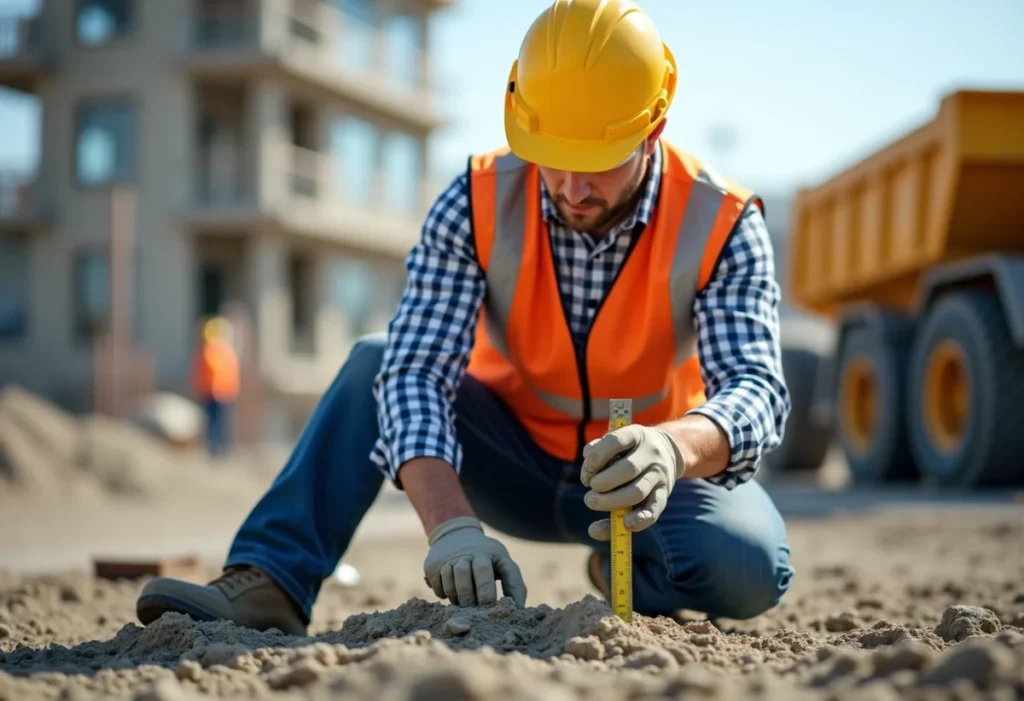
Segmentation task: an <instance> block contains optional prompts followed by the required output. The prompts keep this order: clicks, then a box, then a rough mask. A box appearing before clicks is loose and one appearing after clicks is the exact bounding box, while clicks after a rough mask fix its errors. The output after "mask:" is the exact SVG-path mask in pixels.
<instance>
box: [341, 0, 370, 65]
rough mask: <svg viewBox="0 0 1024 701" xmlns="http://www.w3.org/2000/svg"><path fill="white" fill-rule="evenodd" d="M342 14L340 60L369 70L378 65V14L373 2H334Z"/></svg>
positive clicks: (354, 0)
mask: <svg viewBox="0 0 1024 701" xmlns="http://www.w3.org/2000/svg"><path fill="white" fill-rule="evenodd" d="M332 2H333V4H334V6H335V7H336V8H338V9H339V10H340V11H341V13H342V30H341V37H340V38H339V40H338V60H339V61H341V62H342V63H343V64H345V65H346V66H351V67H353V68H359V69H363V70H368V69H371V68H373V67H374V65H375V64H376V63H377V61H376V58H377V32H376V29H377V26H376V25H377V13H376V11H375V8H374V3H373V2H372V0H332Z"/></svg>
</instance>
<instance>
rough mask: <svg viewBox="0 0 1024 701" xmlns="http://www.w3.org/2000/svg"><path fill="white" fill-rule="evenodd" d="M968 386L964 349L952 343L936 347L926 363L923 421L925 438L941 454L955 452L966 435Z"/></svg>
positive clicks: (968, 402)
mask: <svg viewBox="0 0 1024 701" xmlns="http://www.w3.org/2000/svg"><path fill="white" fill-rule="evenodd" d="M970 389H971V382H970V376H969V373H968V370H967V358H966V356H965V355H964V351H963V348H961V347H960V344H959V343H957V342H956V341H954V340H953V339H946V340H944V341H942V342H941V343H939V344H938V345H936V346H935V347H934V348H933V349H932V351H931V353H929V354H928V360H927V361H926V363H925V371H924V398H923V404H924V419H925V426H927V429H928V436H929V437H930V438H931V440H932V443H934V444H935V447H936V448H938V449H939V450H940V451H941V452H943V453H950V452H953V451H954V450H956V449H957V448H958V447H959V446H960V444H961V443H962V442H963V440H964V435H965V434H966V432H967V417H968V416H970V409H971V406H970V405H971V391H970Z"/></svg>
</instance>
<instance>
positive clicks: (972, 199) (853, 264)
mask: <svg viewBox="0 0 1024 701" xmlns="http://www.w3.org/2000/svg"><path fill="white" fill-rule="evenodd" d="M792 221H793V226H794V230H793V232H792V234H791V239H790V243H789V257H790V266H789V269H790V279H789V280H788V281H787V282H788V294H789V295H790V297H791V299H792V300H793V301H794V302H795V303H796V304H797V305H800V306H803V307H805V308H807V309H809V310H812V311H815V312H818V313H822V314H831V313H833V312H835V310H836V309H837V307H838V306H839V305H841V304H845V303H852V302H860V301H870V302H874V303H877V304H882V305H887V306H893V307H896V308H902V309H906V308H909V307H911V306H912V305H913V304H914V302H915V299H916V298H915V295H916V291H917V283H918V280H919V279H920V277H921V275H922V273H924V272H926V271H927V270H928V268H929V267H930V266H932V265H934V264H936V263H942V262H945V261H952V260H956V259H959V258H964V257H968V256H972V255H977V254H979V253H989V252H997V251H998V252H1017V253H1020V252H1024V92H980V91H965V92H957V93H953V94H951V95H949V96H948V97H946V98H945V99H944V100H943V101H942V104H941V107H940V109H939V112H938V114H937V116H936V117H935V119H934V120H932V121H931V122H929V123H928V124H926V125H925V126H923V127H921V128H920V129H918V130H916V131H914V132H912V133H910V134H908V135H907V136H905V137H903V138H902V139H900V140H899V141H897V142H895V143H893V144H890V145H889V146H887V147H886V148H884V149H882V150H880V151H878V152H876V153H875V154H873V155H872V156H870V157H868V158H867V159H865V160H864V161H862V162H860V163H858V164H856V165H854V166H853V167H851V168H849V169H848V170H846V171H844V172H842V173H840V174H839V175H837V176H835V177H833V178H831V179H830V180H828V181H827V182H825V183H823V184H821V185H820V186H817V187H814V188H809V189H804V190H801V191H800V192H799V193H798V194H797V197H796V200H795V202H794V211H793V218H792Z"/></svg>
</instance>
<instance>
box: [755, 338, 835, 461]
mask: <svg viewBox="0 0 1024 701" xmlns="http://www.w3.org/2000/svg"><path fill="white" fill-rule="evenodd" d="M820 365H821V358H820V357H819V356H818V354H817V353H815V352H814V351H812V350H810V349H808V348H797V347H783V349H782V372H783V374H784V375H785V377H786V386H787V387H788V388H789V396H790V404H791V409H790V412H789V417H788V418H787V419H786V431H785V435H784V436H783V438H782V444H781V445H779V447H778V448H776V449H775V450H773V451H772V452H770V453H768V454H767V455H766V456H765V464H766V466H767V467H768V471H769V472H770V473H772V474H785V473H787V472H809V471H811V470H817V469H818V468H819V467H821V464H822V463H823V462H824V461H825V455H826V454H827V453H828V449H829V445H830V444H831V442H832V431H831V430H830V427H829V426H822V425H819V424H818V423H817V422H815V421H813V420H812V417H811V404H812V401H813V399H814V385H815V382H816V381H817V377H818V367H819V366H820Z"/></svg>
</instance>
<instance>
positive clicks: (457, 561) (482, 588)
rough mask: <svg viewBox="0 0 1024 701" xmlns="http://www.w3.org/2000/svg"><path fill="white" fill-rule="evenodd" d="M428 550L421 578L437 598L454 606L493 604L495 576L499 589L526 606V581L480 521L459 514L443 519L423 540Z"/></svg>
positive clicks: (496, 591)
mask: <svg viewBox="0 0 1024 701" xmlns="http://www.w3.org/2000/svg"><path fill="white" fill-rule="evenodd" d="M427 543H428V544H429V545H430V550H429V551H428V552H427V559H426V560H424V561H423V573H424V575H425V577H424V579H425V580H426V582H427V585H428V586H429V587H430V588H431V589H433V590H434V593H435V594H437V596H438V597H440V598H442V599H444V598H447V599H448V600H449V601H450V602H451V603H453V604H455V605H456V606H475V605H476V604H493V603H495V602H496V601H497V600H498V588H497V585H496V584H495V575H497V578H498V579H500V580H501V590H502V593H503V594H504V595H505V596H511V597H512V600H513V601H514V602H515V604H516V606H517V607H519V608H523V607H524V606H526V584H525V583H524V582H523V575H522V573H520V571H519V566H518V565H516V563H515V562H513V561H512V558H511V557H510V556H509V554H508V550H506V549H505V546H504V545H502V544H501V543H499V542H498V541H497V540H495V539H494V538H489V537H488V536H486V535H484V529H483V526H482V525H481V524H480V521H478V520H477V519H475V518H473V517H471V516H460V517H458V518H453V519H450V520H448V521H445V522H444V523H442V524H441V525H439V526H438V527H437V528H435V529H434V530H433V532H431V534H430V537H429V538H428V539H427Z"/></svg>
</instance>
